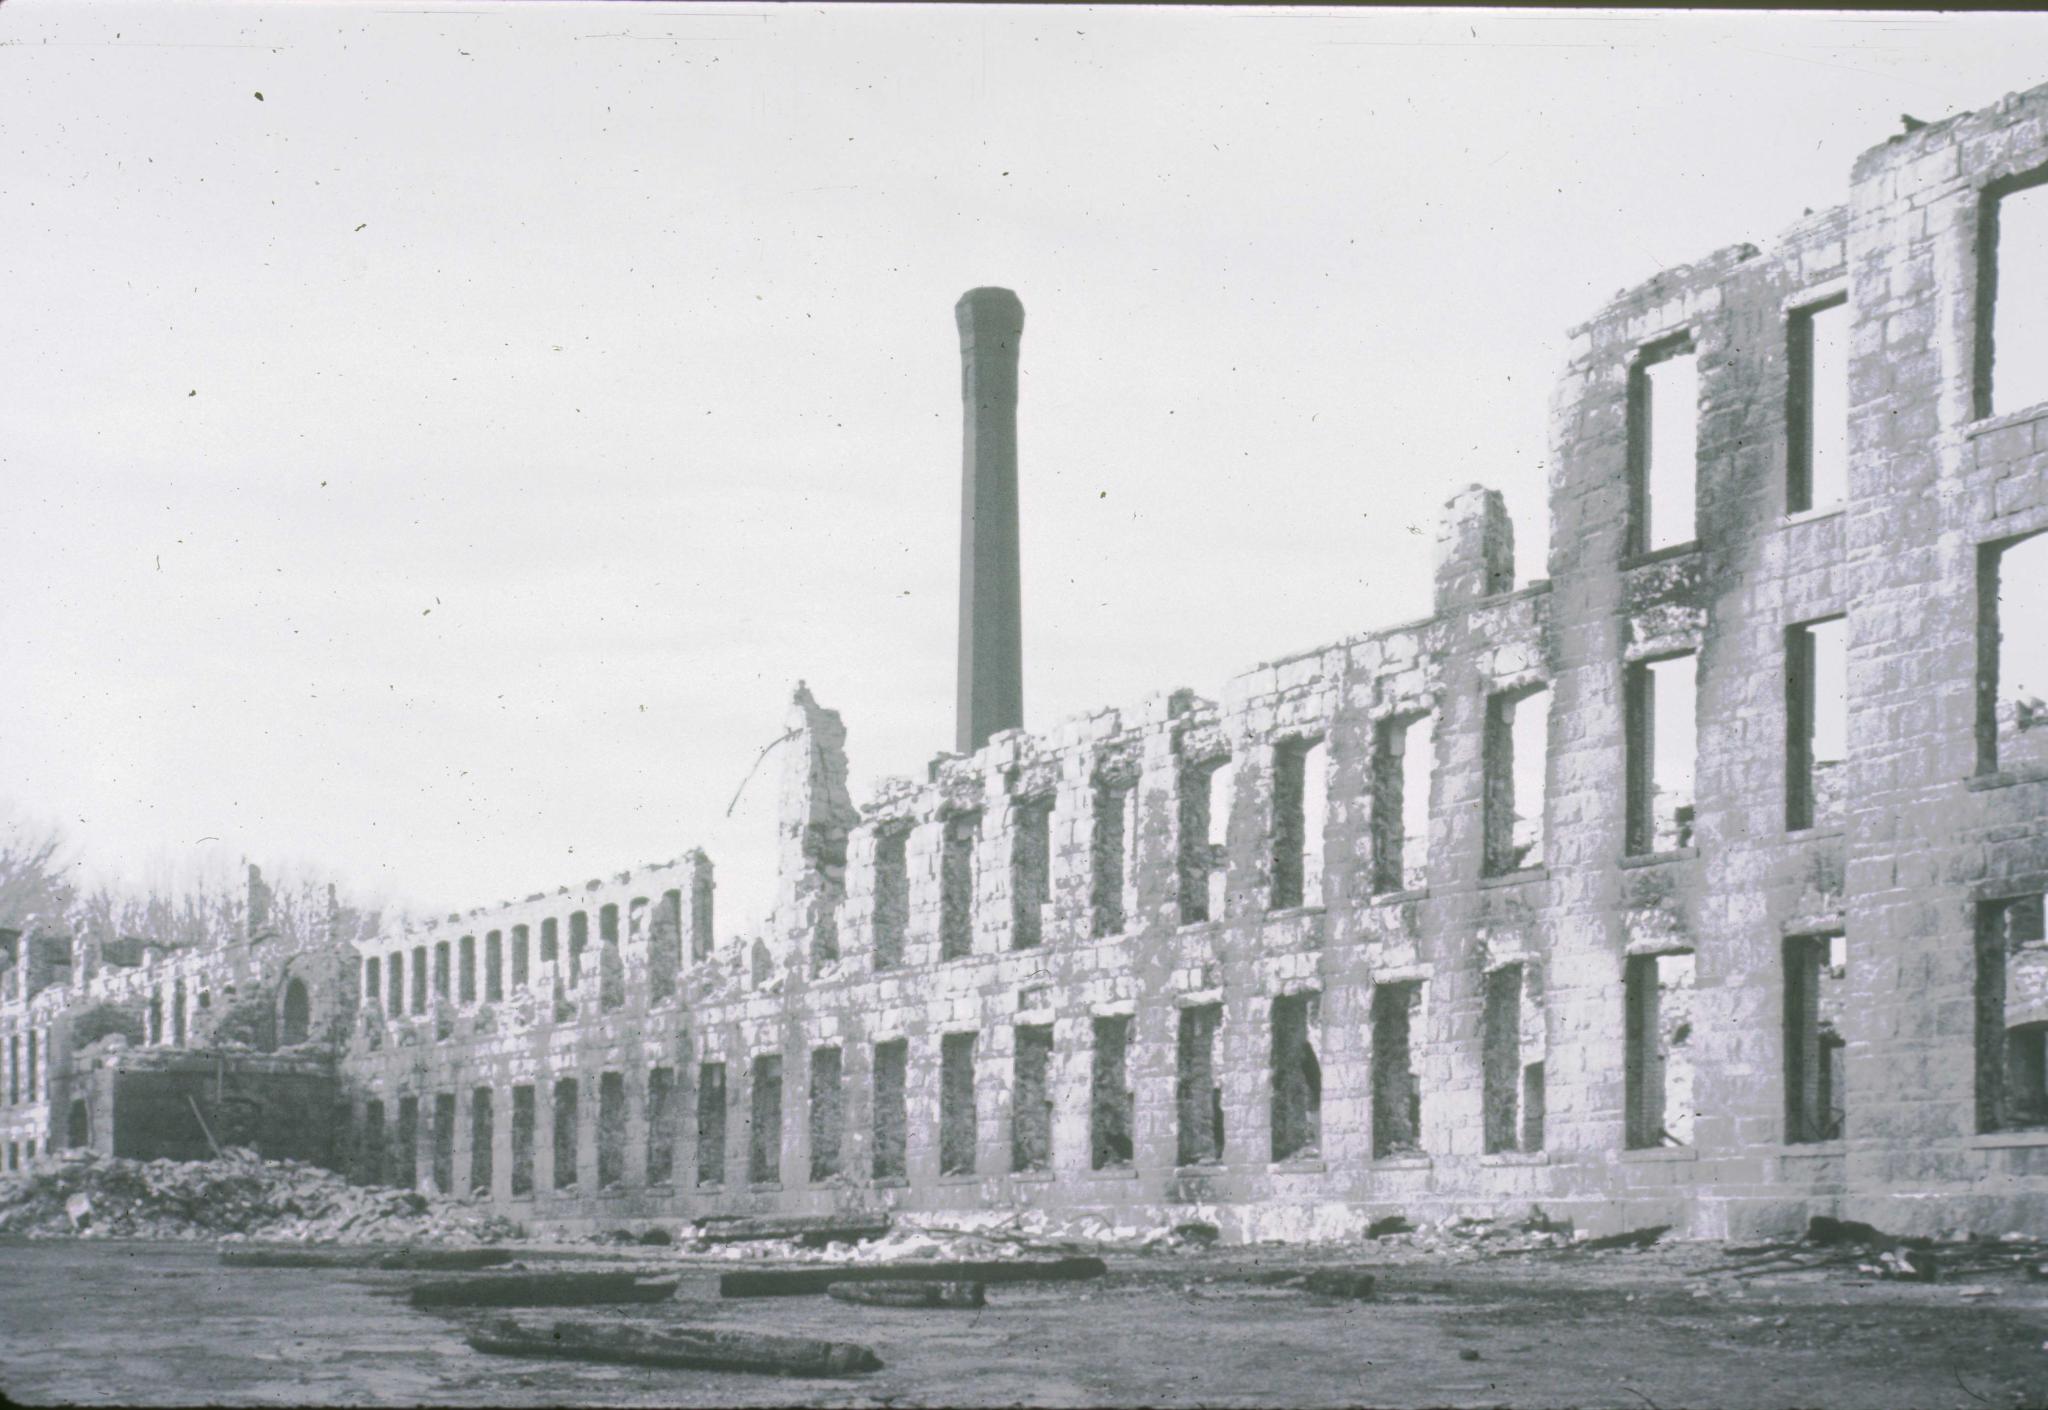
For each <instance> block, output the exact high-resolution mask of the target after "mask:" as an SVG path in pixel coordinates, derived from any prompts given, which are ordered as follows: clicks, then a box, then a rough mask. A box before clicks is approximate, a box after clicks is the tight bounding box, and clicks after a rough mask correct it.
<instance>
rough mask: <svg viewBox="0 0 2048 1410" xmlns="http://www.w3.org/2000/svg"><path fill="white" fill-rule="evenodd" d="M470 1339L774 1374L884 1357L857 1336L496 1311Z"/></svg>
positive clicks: (491, 1347) (618, 1360)
mask: <svg viewBox="0 0 2048 1410" xmlns="http://www.w3.org/2000/svg"><path fill="white" fill-rule="evenodd" d="M468 1341H469V1344H470V1345H471V1346H472V1347H474V1348H475V1349H476V1350H478V1351H483V1352H489V1353H490V1354H492V1355H494V1356H533V1357H545V1358H548V1359H550V1360H563V1359H566V1360H572V1361H603V1362H610V1363H614V1364H618V1365H626V1366H667V1367H676V1368H679V1369H684V1370H703V1371H742V1372H747V1373H750V1374H754V1375H771V1376H845V1375H852V1374H855V1373H858V1372H862V1371H876V1370H880V1369H881V1365H882V1359H881V1358H880V1357H879V1356H877V1355H875V1353H874V1350H873V1349H872V1348H871V1347H866V1346H862V1345H860V1344H858V1343H856V1342H843V1341H820V1340H817V1339H815V1338H812V1337H788V1336H774V1335H770V1334H767V1333H762V1332H741V1331H733V1330H730V1329H728V1328H724V1327H666V1326H664V1327H647V1326H637V1325H633V1324H630V1323H625V1324H620V1323H610V1324H598V1323H590V1322H548V1321H539V1320H525V1321H522V1320H521V1319H519V1318H515V1317H501V1318H498V1319H497V1320H496V1321H494V1322H492V1323H491V1324H490V1325H489V1326H487V1327H484V1328H481V1329H479V1330H478V1331H476V1332H473V1333H471V1334H470V1336H469V1338H468Z"/></svg>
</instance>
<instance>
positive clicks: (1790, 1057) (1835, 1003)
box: [1785, 935, 1848, 1145]
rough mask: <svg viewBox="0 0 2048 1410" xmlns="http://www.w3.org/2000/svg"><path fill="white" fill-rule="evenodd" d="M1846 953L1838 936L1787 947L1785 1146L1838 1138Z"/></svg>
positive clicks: (1795, 941) (1799, 938)
mask: <svg viewBox="0 0 2048 1410" xmlns="http://www.w3.org/2000/svg"><path fill="white" fill-rule="evenodd" d="M1847 977H1848V947H1847V943H1846V941H1845V940H1844V939H1843V937H1842V936H1840V935H1794V936H1790V937H1788V938H1787V939H1786V941H1785V1140H1786V1143H1787V1144H1790V1145H1799V1144H1803V1143H1806V1142H1811V1141H1838V1140H1840V1139H1841V1138H1842V1120H1843V1115H1844V1103H1843V1084H1842V1066H1843V1064H1842V1050H1843V1043H1842V1030H1841V1021H1842V1008H1843V999H1844V991H1845V989H1846V988H1847Z"/></svg>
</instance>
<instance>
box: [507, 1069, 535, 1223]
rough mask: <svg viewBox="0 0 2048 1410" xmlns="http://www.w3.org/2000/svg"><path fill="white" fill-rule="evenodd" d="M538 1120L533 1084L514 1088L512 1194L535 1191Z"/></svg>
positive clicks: (519, 1196)
mask: <svg viewBox="0 0 2048 1410" xmlns="http://www.w3.org/2000/svg"><path fill="white" fill-rule="evenodd" d="M537 1121H538V1118H537V1115H536V1103H535V1101H534V1096H533V1088H532V1087H531V1086H518V1087H514V1088H513V1089H512V1196H513V1198H514V1199H519V1198H523V1197H524V1196H526V1195H530V1194H532V1193H533V1137H534V1127H535V1126H536V1124H537Z"/></svg>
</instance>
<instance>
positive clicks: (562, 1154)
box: [554, 1077, 577, 1190]
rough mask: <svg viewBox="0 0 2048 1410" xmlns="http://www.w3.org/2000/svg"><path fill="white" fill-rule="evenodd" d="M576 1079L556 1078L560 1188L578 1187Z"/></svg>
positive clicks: (557, 1163) (556, 1155)
mask: <svg viewBox="0 0 2048 1410" xmlns="http://www.w3.org/2000/svg"><path fill="white" fill-rule="evenodd" d="M576 1097H577V1093H576V1079H575V1078H573V1077H559V1078H557V1079H555V1183H554V1187H555V1188H556V1189H558V1190H573V1189H575V1188H576V1134H577V1133H576V1120H577V1111H576V1107H577V1100H576Z"/></svg>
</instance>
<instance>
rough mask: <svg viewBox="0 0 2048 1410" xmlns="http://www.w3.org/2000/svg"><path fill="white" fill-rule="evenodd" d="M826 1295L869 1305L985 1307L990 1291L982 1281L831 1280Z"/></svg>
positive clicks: (837, 1299)
mask: <svg viewBox="0 0 2048 1410" xmlns="http://www.w3.org/2000/svg"><path fill="white" fill-rule="evenodd" d="M825 1295H826V1296H827V1297H830V1298H833V1299H835V1300H836V1301H839V1302H859V1303H866V1304H867V1305H868V1306H870V1307H983V1306H986V1305H987V1303H988V1290H987V1288H986V1286H985V1285H984V1284H981V1283H938V1282H928V1281H927V1282H911V1281H908V1280H906V1281H903V1282H896V1281H894V1280H887V1281H882V1282H873V1283H860V1282H850V1283H831V1284H828V1285H827V1286H826V1288H825Z"/></svg>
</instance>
